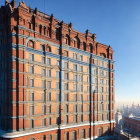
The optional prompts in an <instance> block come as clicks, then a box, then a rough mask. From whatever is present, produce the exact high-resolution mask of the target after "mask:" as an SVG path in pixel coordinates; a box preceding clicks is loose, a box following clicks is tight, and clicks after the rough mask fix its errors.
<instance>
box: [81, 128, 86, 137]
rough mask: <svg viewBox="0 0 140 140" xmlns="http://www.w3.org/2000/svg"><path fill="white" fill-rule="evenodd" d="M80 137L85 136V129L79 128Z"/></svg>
mask: <svg viewBox="0 0 140 140" xmlns="http://www.w3.org/2000/svg"><path fill="white" fill-rule="evenodd" d="M80 138H82V139H84V138H85V129H82V130H80Z"/></svg>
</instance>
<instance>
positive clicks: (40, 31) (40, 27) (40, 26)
mask: <svg viewBox="0 0 140 140" xmlns="http://www.w3.org/2000/svg"><path fill="white" fill-rule="evenodd" d="M39 33H40V34H41V33H42V25H39Z"/></svg>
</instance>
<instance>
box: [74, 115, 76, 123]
mask: <svg viewBox="0 0 140 140" xmlns="http://www.w3.org/2000/svg"><path fill="white" fill-rule="evenodd" d="M73 122H74V123H77V115H74V116H73Z"/></svg>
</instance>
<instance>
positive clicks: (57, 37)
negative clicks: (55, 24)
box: [55, 29, 59, 40]
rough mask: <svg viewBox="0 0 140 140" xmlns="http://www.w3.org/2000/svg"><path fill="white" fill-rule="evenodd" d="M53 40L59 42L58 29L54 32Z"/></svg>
mask: <svg viewBox="0 0 140 140" xmlns="http://www.w3.org/2000/svg"><path fill="white" fill-rule="evenodd" d="M55 38H56V40H59V30H58V29H56V30H55Z"/></svg>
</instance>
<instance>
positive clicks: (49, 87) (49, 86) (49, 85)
mask: <svg viewBox="0 0 140 140" xmlns="http://www.w3.org/2000/svg"><path fill="white" fill-rule="evenodd" d="M47 88H48V89H51V82H50V81H48V83H47Z"/></svg>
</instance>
